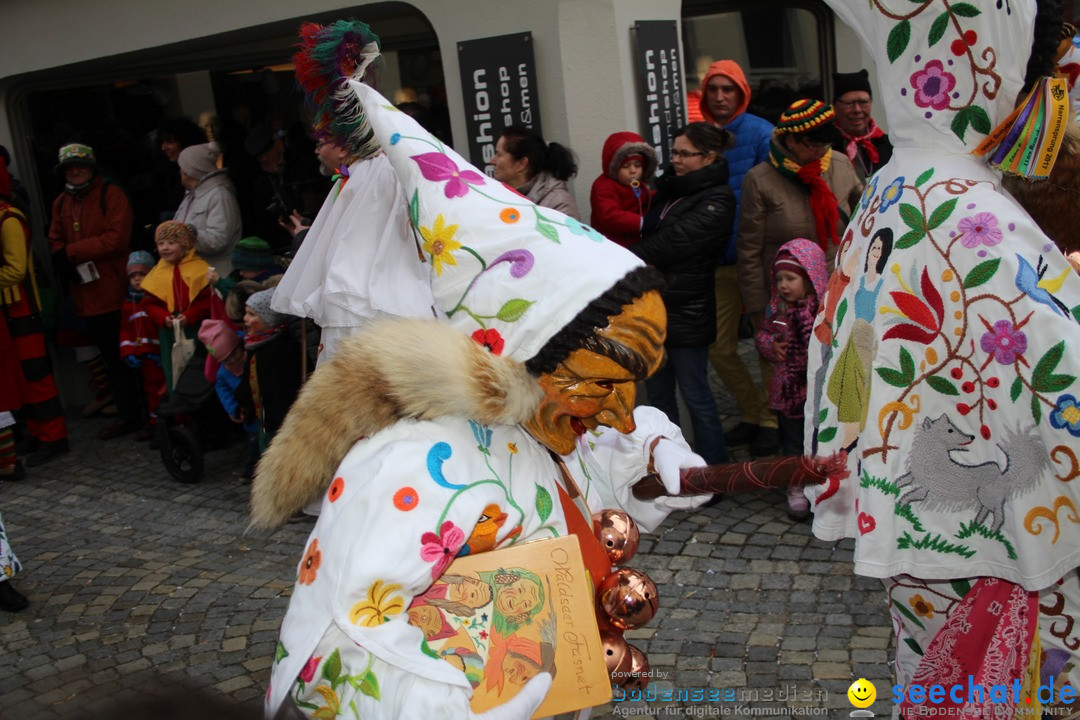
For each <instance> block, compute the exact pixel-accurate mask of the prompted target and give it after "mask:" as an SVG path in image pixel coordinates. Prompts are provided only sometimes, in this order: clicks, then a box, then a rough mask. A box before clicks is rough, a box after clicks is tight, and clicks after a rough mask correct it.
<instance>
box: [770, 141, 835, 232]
mask: <svg viewBox="0 0 1080 720" xmlns="http://www.w3.org/2000/svg"><path fill="white" fill-rule="evenodd" d="M769 162H771V163H772V165H773V167H774V168H776V171H777V172H779V173H780V174H781V175H783V176H784V177H786V178H790V179H792V180H795V181H797V182H801V183H802V184H804V185H806V187H807V188H808V189H809V190H810V198H809V200H810V212H811V213H813V215H814V224H815V225H816V226H817V236H818V244H819V245H820V246H821V249H822V250H827V249H828V247H829V243H830V242H831V243H832V244H833V245H839V244H840V237H839V236H838V235H837V234H836V224H837V223H839V222H840V208H839V207H838V206H837V204H836V196H835V195H833V191H832V188H830V187H829V184H828V183H827V182H825V180H824V178H822V177H821V173H822V172H823V171H825V170H828V169H829V165H830V164H831V163H832V151H831V150H830V151H829V152H826V153H825V154H824V155H822V156H821V159H820V160H818V161H817V162H811V163H807V164H805V165H801V166H800V165H796V164H795V161H794V160H792V159H791V158H790V157H788V156H787V155H786V154H784V151H783V150H782V149H781V148H780V146H779V145H778V144H777V143H776V141H775V140H774V141H772V142H771V143H769Z"/></svg>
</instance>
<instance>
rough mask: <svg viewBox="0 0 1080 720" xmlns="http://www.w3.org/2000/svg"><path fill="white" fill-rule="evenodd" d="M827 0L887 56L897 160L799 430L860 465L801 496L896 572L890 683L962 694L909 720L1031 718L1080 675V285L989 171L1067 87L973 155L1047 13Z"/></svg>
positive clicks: (832, 303)
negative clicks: (925, 719) (933, 716)
mask: <svg viewBox="0 0 1080 720" xmlns="http://www.w3.org/2000/svg"><path fill="white" fill-rule="evenodd" d="M827 1H828V4H829V5H830V6H831V7H832V8H833V9H834V10H835V11H836V13H837V14H838V15H839V16H840V17H841V19H843V20H844V21H845V22H846V23H848V24H849V25H851V26H852V27H853V28H854V29H855V31H856V32H857V33H858V34H859V36H860V37H861V39H862V40H863V42H864V44H865V45H866V47H867V48H869V49H870V52H871V53H872V54H874V55H876V56H877V71H878V78H879V86H880V87H881V88H882V89H883V92H882V94H881V96H880V98H877V99H878V100H879V102H881V103H883V105H884V107H885V110H886V114H887V116H888V121H889V133H890V136H891V138H892V141H893V144H894V146H895V152H894V154H893V157H892V160H891V161H890V162H889V163H888V164H886V165H885V166H884V167H883V168H881V169H880V170H879V171H878V172H877V173H876V174H875V175H874V176H872V177H871V178H870V179H869V180H868V184H867V188H866V191H865V193H864V194H863V197H862V200H861V204H860V206H859V207H858V208H856V210H855V212H854V214H853V216H852V219H851V223H850V225H849V226H848V229H847V232H846V234H845V237H844V238H843V240H842V243H841V250H840V254H839V255H838V256H837V259H836V272H835V273H834V274H833V276H832V278H831V279H830V281H829V284H828V288H827V290H826V293H825V296H824V297H823V298H822V301H821V306H822V310H821V313H820V315H819V316H818V320H817V324H816V325H815V328H814V335H813V338H812V339H811V346H810V367H809V374H808V381H809V390H808V398H807V405H806V413H805V415H806V418H807V422H806V436H807V438H813V445H812V449H813V451H814V452H815V453H817V454H828V453H831V452H835V451H839V450H846V451H848V453H849V454H848V470H849V473H850V474H849V476H848V477H847V478H845V479H844V480H842V481H834V482H830V483H829V484H828V485H826V486H816V487H813V488H809V489H808V490H807V495H808V496H809V497H810V499H811V501H812V503H813V508H814V511H815V519H814V533H815V535H817V537H819V538H821V539H825V540H836V539H839V538H842V537H853V538H855V571H856V572H857V573H859V574H862V575H868V576H871V577H877V578H881V579H882V582H883V583H884V584H885V587H886V590H887V593H888V597H889V606H890V611H891V614H892V618H893V622H894V626H895V630H896V640H897V642H896V675H897V677H896V680H895V682H896V683H898V684H900V685H902V686H903V687H905V688H909V687H911V685H912V684H921V685H922V686H923V687H931V686H933V685H942V686H943V687H944V688H946V689H948V688H950V687H952V686H954V685H956V684H963V685H964V686H965V691H964V693H961V694H960V695H959V696H951V695H950V696H948V697H946V699H945V701H944V702H942V703H939V704H934V705H929V704H927V703H919V702H912V699H911V698H910V697H909V698H908V699H907V700H906V701H905V702H904V703H903V704H902V705H901V706H900V712H901V713H902V714H903V715H904V716H905V717H908V718H911V717H921V716H922V715H924V714H926V713H927V712H929V711H930V710H934V711H935V712H938V713H943V712H946V710H948V709H949V708H951V710H950V711H951V712H954V713H961V712H966V713H968V714H967V715H964V716H965V717H1011V716H1012V715H1013V713H1014V710H1015V711H1020V710H1022V711H1024V712H1030V711H1031V709H1032V708H1034V711H1035V712H1036V716H1037V714H1038V708H1039V703H1049V704H1053V705H1056V704H1058V703H1059V701H1060V694H1059V692H1058V690H1060V688H1061V687H1062V685H1064V684H1066V683H1067V684H1069V685H1071V686H1072V687H1074V688H1075V687H1076V686H1077V682H1078V681H1080V669H1078V664H1077V662H1076V654H1075V653H1076V651H1077V649H1078V648H1080V625H1077V624H1076V622H1075V621H1076V619H1077V613H1078V608H1080V584H1078V578H1077V566H1078V565H1080V458H1078V455H1080V440H1078V438H1080V355H1078V354H1077V353H1078V349H1080V322H1078V319H1080V278H1078V277H1077V275H1076V274H1075V273H1074V272H1073V271H1072V269H1071V268H1070V266H1069V264H1068V263H1067V262H1066V260H1065V258H1064V257H1063V256H1062V254H1061V252H1060V251H1059V250H1058V248H1057V247H1055V245H1054V243H1053V242H1051V241H1050V240H1049V239H1048V238H1047V237H1046V236H1045V235H1044V234H1043V233H1042V232H1041V231H1040V229H1039V228H1038V227H1037V226H1036V225H1035V223H1034V222H1033V221H1032V220H1031V218H1030V217H1029V216H1028V215H1027V214H1026V213H1025V212H1024V211H1023V210H1022V209H1021V208H1020V207H1019V206H1018V205H1017V204H1016V203H1015V202H1014V201H1013V200H1012V198H1011V197H1010V196H1009V195H1008V194H1006V193H1004V192H1003V191H1002V188H1001V186H1002V173H1001V171H999V170H998V169H995V167H994V166H992V165H991V164H990V163H989V162H988V161H990V160H992V161H993V163H994V164H995V165H1001V166H1006V165H1008V164H1009V163H1010V162H1012V161H1013V160H1016V161H1017V162H1020V161H1022V160H1024V159H1025V158H1026V157H1027V156H1025V155H1023V153H1024V152H1025V150H1027V151H1030V152H1031V153H1032V155H1031V157H1032V158H1035V159H1038V160H1041V159H1042V151H1043V150H1044V149H1045V148H1044V147H1039V146H1037V141H1038V138H1039V137H1040V136H1039V134H1038V128H1037V126H1035V125H1033V124H1029V123H1028V121H1029V120H1031V121H1034V120H1037V119H1039V118H1040V117H1042V118H1045V120H1046V123H1045V124H1046V126H1047V128H1048V129H1049V130H1048V132H1047V134H1046V135H1045V136H1043V137H1044V138H1045V139H1046V141H1047V143H1051V142H1052V140H1053V133H1054V132H1060V129H1061V128H1060V126H1054V125H1053V122H1052V120H1053V113H1052V112H1051V108H1052V101H1054V100H1057V98H1055V97H1054V95H1055V94H1056V91H1052V86H1050V85H1047V86H1045V87H1042V88H1041V90H1040V92H1042V91H1043V90H1045V91H1046V93H1047V94H1046V96H1045V97H1046V100H1047V103H1046V104H1045V105H1044V106H1043V107H1042V109H1041V110H1039V109H1036V110H1034V111H1032V112H1031V113H1028V111H1027V110H1024V111H1022V112H1021V113H1020V114H1019V120H1018V121H1017V124H1016V125H1015V126H1013V127H1014V129H1015V132H1008V130H1009V128H1008V127H1006V132H1004V133H1003V135H1004V136H1005V138H1006V140H1005V143H1003V145H1002V146H1000V148H999V149H1000V150H1001V151H1002V152H1001V153H1000V154H998V153H997V149H994V150H991V151H990V152H989V153H988V154H986V155H985V157H983V156H980V155H977V154H972V152H971V151H972V150H973V149H975V148H976V147H977V146H979V145H980V143H981V142H982V141H983V140H984V138H986V137H987V136H988V135H989V134H991V131H992V130H993V129H994V128H995V127H997V126H998V125H999V124H1001V123H1003V121H1005V120H1006V118H1007V117H1008V116H1009V115H1010V113H1011V112H1012V111H1013V108H1014V106H1015V105H1016V103H1017V102H1018V101H1019V100H1022V99H1023V98H1024V97H1025V95H1026V88H1025V90H1024V92H1021V89H1022V86H1023V84H1024V73H1025V65H1026V63H1027V60H1028V57H1027V56H1028V49H1029V48H1031V47H1032V38H1033V34H1034V33H1035V31H1034V30H1033V28H1034V27H1036V5H1037V4H1036V2H1034V0H1004V2H1002V1H1001V0H998V2H996V3H991V2H978V3H974V2H973V3H967V2H947V1H945V0H931V1H928V2H922V3H915V4H913V3H911V2H907V1H906V0H871V2H869V3H867V1H866V0H827ZM1039 5H1040V10H1039V11H1040V12H1044V8H1042V7H1041V5H1042V3H1039ZM1046 17H1047V16H1046V15H1045V14H1044V15H1043V17H1042V19H1045V18H1046ZM1051 24H1052V23H1051ZM1058 24H1059V26H1060V23H1058ZM1040 32H1045V33H1047V34H1049V35H1053V37H1051V38H1050V44H1051V45H1054V44H1056V42H1057V37H1056V35H1057V31H1056V30H1053V29H1050V30H1040ZM1028 109H1030V108H1028ZM1039 113H1042V114H1041V115H1039ZM1032 127H1035V130H1034V131H1033V132H1029V131H1030V130H1031V129H1032ZM1054 127H1057V130H1054ZM1011 148H1016V152H1015V153H1012V154H1010V153H1009V152H1008V151H1009V150H1010V149H1011ZM995 155H997V156H996V157H995ZM1034 162H1035V160H1033V161H1032V164H1034ZM969 678H970V680H969ZM969 681H970V682H971V683H974V684H980V685H982V686H983V687H984V688H986V689H987V692H986V693H985V694H974V695H972V696H970V697H969V695H968V693H967V690H966V687H967V684H968V683H969ZM1015 682H1018V686H1020V687H1022V689H1023V690H1022V692H1021V693H1020V697H1019V700H1017V698H1016V696H1015V694H1014V693H1013V691H1012V688H1013V687H1014V683H1015ZM994 686H998V687H1001V686H1008V687H1009V689H1010V690H1009V693H1008V694H1007V696H1006V697H998V696H993V697H992V696H991V693H990V692H989V690H990V688H992V687H994ZM1040 686H1041V689H1040ZM1051 691H1052V692H1051ZM958 697H959V700H958V699H957V698H958ZM995 700H996V701H997V702H995ZM1017 703H1018V705H1017ZM1072 708H1073V710H1075V706H1072ZM995 713H996V714H995ZM1002 713H1004V714H1002Z"/></svg>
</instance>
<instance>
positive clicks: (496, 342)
mask: <svg viewBox="0 0 1080 720" xmlns="http://www.w3.org/2000/svg"><path fill="white" fill-rule="evenodd" d="M472 339H473V340H475V341H476V342H478V343H480V344H481V345H483V346H484V347H486V348H487V349H488V351H489V352H490V353H491V354H492V355H502V351H503V348H504V347H506V341H505V340H503V336H502V335H500V334H499V331H498V330H496V329H495V328H488V329H487V330H484V329H480V330H477V331H476V332H474V333H473V334H472Z"/></svg>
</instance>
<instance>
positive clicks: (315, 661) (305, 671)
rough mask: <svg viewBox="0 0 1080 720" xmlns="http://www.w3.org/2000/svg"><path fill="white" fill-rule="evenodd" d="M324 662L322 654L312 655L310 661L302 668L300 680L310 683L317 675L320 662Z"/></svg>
mask: <svg viewBox="0 0 1080 720" xmlns="http://www.w3.org/2000/svg"><path fill="white" fill-rule="evenodd" d="M320 662H322V655H319V656H318V657H316V656H315V655H312V656H311V657H309V658H308V661H307V662H306V663H304V667H303V668H302V669H301V670H300V680H301V681H302V682H305V683H309V682H311V681H312V679H314V677H315V671H316V670H317V669H318V668H319V663H320Z"/></svg>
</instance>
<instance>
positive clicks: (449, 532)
mask: <svg viewBox="0 0 1080 720" xmlns="http://www.w3.org/2000/svg"><path fill="white" fill-rule="evenodd" d="M420 542H421V543H422V544H423V545H422V547H421V548H420V559H421V560H424V561H425V562H433V563H435V565H434V566H432V568H431V577H432V579H436V578H438V577H439V576H440V575H442V574H443V571H445V570H446V567H447V566H448V565H449V564H450V561H451V560H453V559H454V556H455V555H457V552H458V550H460V549H461V546H462V545H464V544H465V533H464V532H462V530H461V528H459V527H457V526H456V525H454V523H452V522H450V521H449V520H447V521H446V522H444V523H443V524H442V527H441V528H439V534H438V535H436V534H435V533H432V532H426V533H424V534H423V535H421V536H420Z"/></svg>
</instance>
